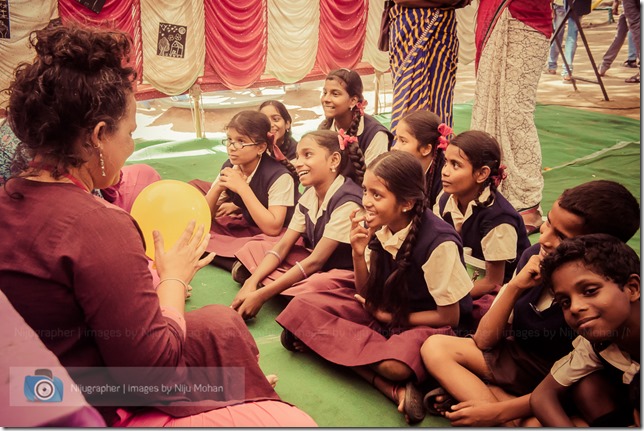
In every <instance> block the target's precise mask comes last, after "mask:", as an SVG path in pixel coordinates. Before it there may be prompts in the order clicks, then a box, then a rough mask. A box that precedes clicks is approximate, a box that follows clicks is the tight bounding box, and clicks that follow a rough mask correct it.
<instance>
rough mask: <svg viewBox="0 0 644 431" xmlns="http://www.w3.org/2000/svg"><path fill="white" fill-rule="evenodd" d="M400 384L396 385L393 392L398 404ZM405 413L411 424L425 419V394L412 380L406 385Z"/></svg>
mask: <svg viewBox="0 0 644 431" xmlns="http://www.w3.org/2000/svg"><path fill="white" fill-rule="evenodd" d="M398 389H399V387H398V385H394V388H393V394H394V397H393V398H394V400H396V404H398V402H399V400H398ZM403 413H405V415H406V416H407V421H408V422H409V423H410V424H416V423H418V422H420V421H422V420H423V419H425V407H424V406H423V394H422V393H421V392H420V391H419V390H418V388H416V385H414V384H413V383H412V382H407V384H406V385H405V401H404V403H403Z"/></svg>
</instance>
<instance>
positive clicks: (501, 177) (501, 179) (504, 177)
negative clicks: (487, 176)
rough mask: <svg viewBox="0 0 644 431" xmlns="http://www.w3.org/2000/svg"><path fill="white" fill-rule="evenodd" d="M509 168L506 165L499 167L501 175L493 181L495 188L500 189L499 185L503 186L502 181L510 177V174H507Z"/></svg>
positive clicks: (494, 177)
mask: <svg viewBox="0 0 644 431" xmlns="http://www.w3.org/2000/svg"><path fill="white" fill-rule="evenodd" d="M507 168H508V167H507V166H505V165H499V173H498V174H496V175H494V176H493V177H492V181H493V182H494V187H499V185H500V184H501V181H503V180H504V179H506V178H507V177H508V173H507V172H505V170H506V169H507Z"/></svg>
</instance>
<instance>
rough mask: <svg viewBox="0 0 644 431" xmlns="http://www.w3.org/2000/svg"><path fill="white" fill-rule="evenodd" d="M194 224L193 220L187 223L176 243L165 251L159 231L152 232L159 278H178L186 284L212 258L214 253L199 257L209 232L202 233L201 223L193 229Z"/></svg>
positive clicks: (204, 247) (207, 239)
mask: <svg viewBox="0 0 644 431" xmlns="http://www.w3.org/2000/svg"><path fill="white" fill-rule="evenodd" d="M195 225H196V222H195V221H194V220H193V221H191V222H190V223H188V226H186V229H185V230H184V231H183V233H182V234H181V236H180V237H179V239H178V240H177V242H176V244H174V245H173V246H172V248H170V249H169V250H168V251H165V246H164V242H163V236H162V235H161V232H159V231H156V230H155V231H153V232H152V235H153V237H154V253H155V264H156V268H157V273H158V274H159V278H160V279H161V280H163V279H164V278H178V279H180V280H182V281H184V282H185V283H186V284H188V283H190V280H192V278H193V277H194V275H195V274H196V273H197V271H199V270H200V269H201V268H203V267H204V266H206V265H208V264H209V263H210V262H212V260H213V259H214V257H215V254H214V253H210V254H208V255H207V256H206V257H204V258H203V259H202V258H201V256H202V255H203V254H204V252H205V251H206V246H207V245H208V241H210V234H206V235H204V234H203V233H204V226H203V225H199V227H197V229H196V231H195ZM193 232H194V235H193Z"/></svg>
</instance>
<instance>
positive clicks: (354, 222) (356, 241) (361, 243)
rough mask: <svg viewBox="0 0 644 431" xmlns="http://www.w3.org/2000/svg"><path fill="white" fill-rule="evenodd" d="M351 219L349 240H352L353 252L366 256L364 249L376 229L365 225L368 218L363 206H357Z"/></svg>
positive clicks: (352, 212)
mask: <svg viewBox="0 0 644 431" xmlns="http://www.w3.org/2000/svg"><path fill="white" fill-rule="evenodd" d="M359 213H362V214H359ZM350 219H351V232H350V233H349V240H350V241H351V248H352V250H353V254H354V255H356V256H364V251H365V249H366V248H367V245H368V244H369V241H370V240H371V237H372V236H373V232H374V229H373V228H366V227H364V226H363V222H365V220H366V218H365V215H364V211H363V210H362V209H361V208H356V209H354V210H353V211H351V215H350Z"/></svg>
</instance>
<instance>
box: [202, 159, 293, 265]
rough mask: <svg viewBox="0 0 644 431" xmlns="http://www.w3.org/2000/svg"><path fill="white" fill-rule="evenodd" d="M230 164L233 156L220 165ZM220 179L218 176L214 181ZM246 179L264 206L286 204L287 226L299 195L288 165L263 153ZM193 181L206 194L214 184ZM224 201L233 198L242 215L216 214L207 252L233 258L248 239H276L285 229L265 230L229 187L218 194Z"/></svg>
mask: <svg viewBox="0 0 644 431" xmlns="http://www.w3.org/2000/svg"><path fill="white" fill-rule="evenodd" d="M230 167H232V168H234V165H233V164H232V163H231V162H230V160H227V161H226V162H224V164H223V165H222V167H221V169H222V170H223V169H224V168H230ZM218 180H219V177H217V179H215V181H214V182H213V183H212V184H214V183H216V182H217V181H218ZM246 182H247V183H248V185H249V187H250V189H251V190H252V191H253V193H254V194H255V196H256V197H257V199H258V200H259V201H260V203H261V204H262V205H263V206H264V207H265V208H268V207H270V206H285V207H287V211H286V217H285V219H284V226H287V225H288V223H289V222H290V220H291V217H292V216H293V208H294V205H295V202H296V200H297V198H298V196H299V192H298V189H297V187H295V181H294V180H293V177H292V176H291V174H290V172H289V171H288V169H287V168H286V167H285V166H284V165H282V164H281V163H280V162H278V161H277V160H275V159H273V158H272V157H271V156H269V155H267V154H266V153H264V154H263V155H262V157H261V159H260V161H259V163H258V164H257V166H256V167H255V170H254V171H253V172H252V173H251V174H250V175H249V176H248V178H247V179H246ZM190 184H192V185H194V186H195V187H197V188H198V189H199V190H201V191H202V192H203V193H204V194H206V193H208V190H210V187H211V186H212V184H210V183H207V182H205V181H201V180H192V181H190ZM223 202H232V203H234V204H235V205H237V206H238V207H239V209H240V213H241V215H242V217H241V218H239V217H231V216H223V217H216V218H215V217H213V223H212V226H211V228H210V235H211V236H210V241H209V243H208V247H206V251H208V252H215V253H216V254H217V256H221V257H228V258H232V257H233V256H234V255H235V253H236V252H237V251H238V250H239V249H240V248H242V247H243V246H244V245H245V244H246V243H248V242H249V241H272V242H273V243H275V242H277V241H278V240H279V239H280V238H281V236H282V235H283V233H284V232H285V231H286V230H285V229H283V230H282V232H280V234H279V235H276V236H271V235H266V234H264V233H263V232H262V230H261V229H260V228H259V227H258V226H257V223H255V221H254V220H253V218H252V216H251V215H250V212H249V211H248V209H247V208H246V205H245V204H244V201H243V199H242V198H241V196H239V195H238V194H236V193H233V192H232V191H230V190H225V191H224V192H223V193H222V194H221V196H220V197H219V203H220V204H221V203H223Z"/></svg>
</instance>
